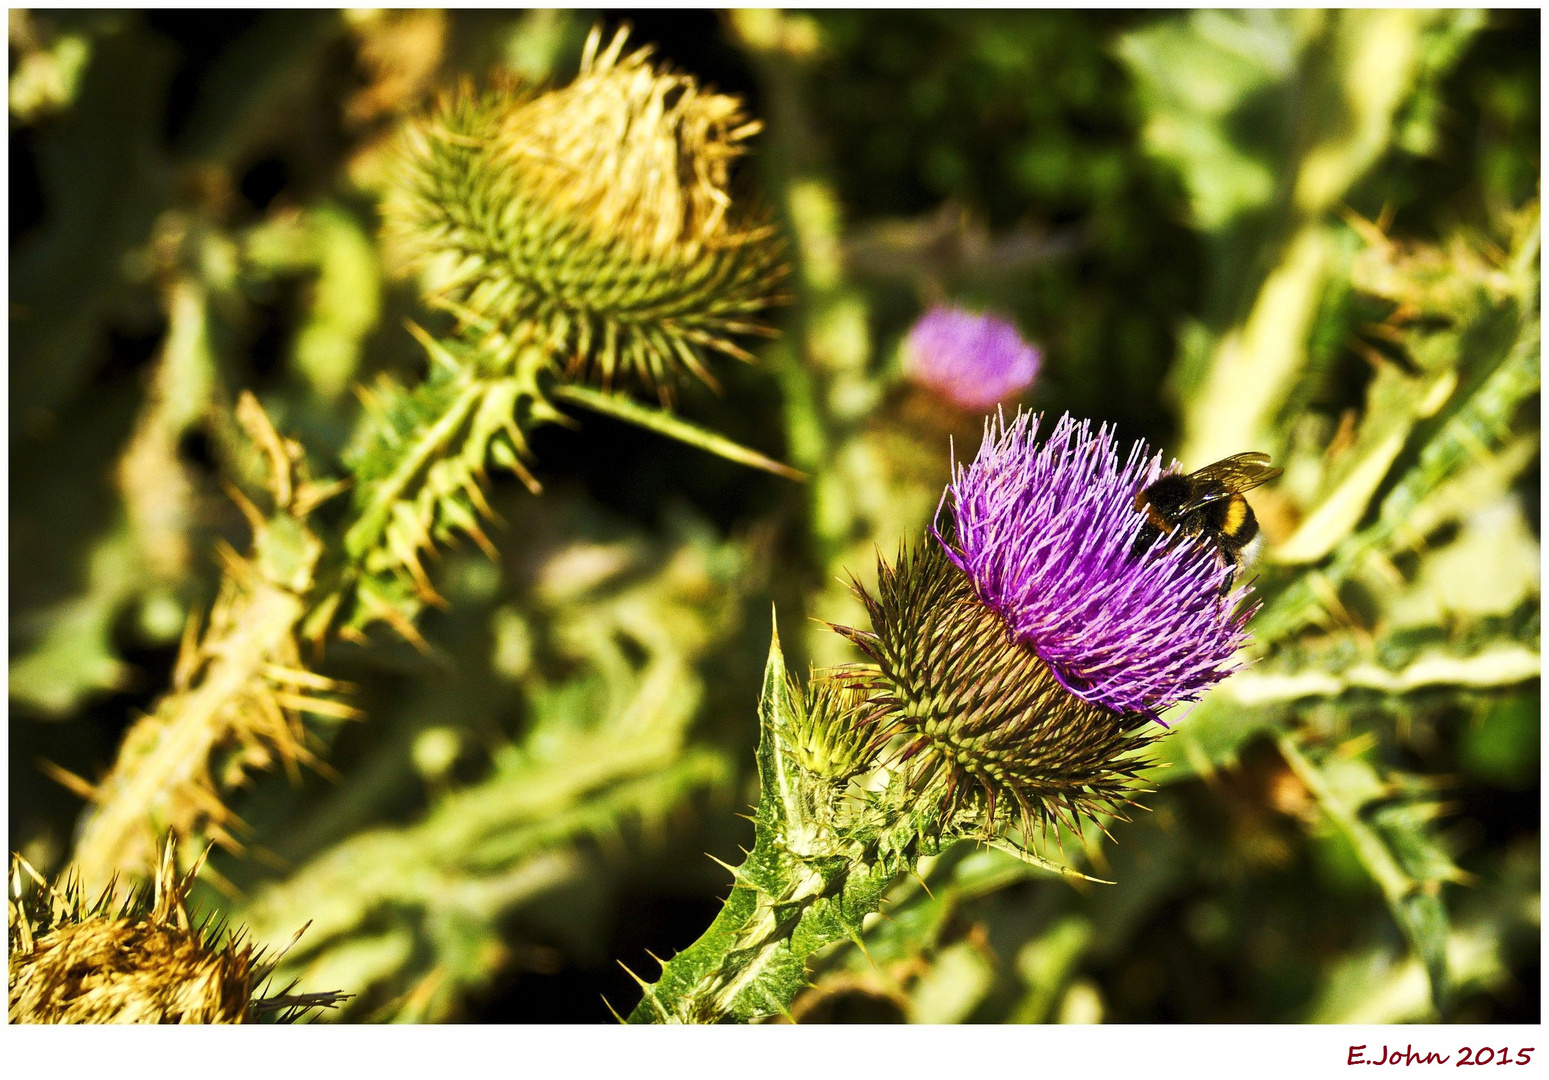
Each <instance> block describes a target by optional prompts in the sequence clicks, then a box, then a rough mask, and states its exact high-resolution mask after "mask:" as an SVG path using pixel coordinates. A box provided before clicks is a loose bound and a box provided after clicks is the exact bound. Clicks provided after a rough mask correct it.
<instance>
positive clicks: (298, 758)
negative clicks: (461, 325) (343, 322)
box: [47, 393, 359, 890]
mask: <svg viewBox="0 0 1549 1080" xmlns="http://www.w3.org/2000/svg"><path fill="white" fill-rule="evenodd" d="M237 420H238V422H239V423H241V425H242V427H243V428H244V430H245V431H246V432H247V434H248V436H249V437H250V438H251V439H252V441H253V443H254V445H255V446H256V447H257V448H258V449H259V450H260V451H261V452H262V453H263V455H264V456H265V458H266V459H267V460H268V463H269V467H270V481H269V490H270V494H271V496H272V497H273V502H274V511H273V513H272V514H270V515H269V516H267V517H266V516H265V515H263V514H262V513H260V512H259V510H258V509H257V508H256V507H255V506H253V504H252V503H251V502H249V501H248V499H247V498H246V497H245V496H243V495H242V494H241V492H239V491H237V490H236V489H235V488H232V489H230V490H231V495H232V498H233V499H234V500H235V501H236V503H237V505H238V506H239V507H240V508H241V509H242V512H243V514H244V515H245V516H246V517H247V519H248V523H249V524H250V525H251V526H252V529H253V545H252V552H251V554H249V555H247V556H241V555H238V554H237V553H236V552H235V551H233V550H232V549H231V548H230V547H229V546H226V545H224V544H221V545H220V546H219V547H218V548H217V552H216V554H217V556H218V558H219V559H220V561H221V563H222V565H223V568H224V570H225V578H224V580H223V581H222V582H221V589H220V594H219V596H218V597H217V599H216V601H215V605H214V608H213V609H212V610H211V612H210V619H209V625H208V626H207V627H206V628H205V630H204V632H203V633H202V634H201V633H199V628H198V626H197V625H196V623H195V621H194V620H190V622H189V625H188V627H187V628H186V630H185V632H184V635H183V646H182V650H181V652H180V653H179V656H178V660H177V666H176V668H175V669H174V671H173V689H172V690H171V692H170V693H168V694H167V695H166V696H164V697H163V698H161V700H160V701H158V702H157V704H156V706H155V708H154V709H152V710H151V712H150V713H149V714H148V715H146V716H144V717H142V718H141V719H140V720H139V721H138V722H136V723H135V725H134V726H133V727H131V728H130V730H129V733H128V735H127V736H126V737H125V739H124V743H123V746H122V747H121V748H120V750H119V754H118V760H117V761H116V762H115V763H114V765H113V768H112V770H111V771H110V772H109V773H108V775H107V776H106V777H104V778H103V779H102V780H101V781H100V782H99V783H96V784H92V783H89V782H88V781H86V780H84V779H82V778H81V777H78V776H75V775H73V774H71V773H67V772H65V771H64V770H63V769H59V768H57V767H55V766H47V768H48V770H49V772H50V773H51V774H52V775H53V776H54V777H55V778H56V779H58V780H60V781H61V782H62V783H64V784H65V785H66V786H68V787H70V788H71V789H72V790H74V791H76V792H77V793H78V794H80V795H82V796H84V797H85V798H87V799H90V800H91V801H92V802H94V803H96V804H97V807H96V810H95V811H94V812H93V813H92V814H91V816H90V817H89V818H88V819H87V821H86V825H85V828H84V829H83V830H82V832H81V836H80V839H79V841H78V843H77V845H76V853H75V867H76V870H77V872H78V873H79V874H80V878H81V882H82V884H83V885H84V886H85V887H86V888H88V889H93V890H95V889H100V888H102V887H103V886H105V885H106V884H107V883H108V882H109V881H110V880H112V879H113V878H115V877H117V876H120V875H131V876H132V875H139V874H144V873H147V872H148V871H149V870H150V869H151V868H152V866H153V865H154V863H155V858H156V844H157V837H158V836H159V835H161V834H162V833H163V832H168V831H170V832H171V833H173V834H174V835H177V836H184V837H186V836H189V835H192V834H193V833H195V832H196V831H203V832H204V833H205V834H207V835H208V836H209V837H210V838H211V839H212V840H214V841H215V842H217V843H220V844H221V845H223V846H225V847H227V848H228V849H232V850H237V849H239V848H240V845H239V844H238V842H237V840H236V838H235V837H234V836H233V835H232V828H233V826H234V825H236V824H237V822H236V818H235V816H234V815H233V814H232V813H231V811H230V810H228V809H227V808H226V807H225V806H224V804H223V803H222V802H221V798H220V794H219V792H220V790H221V789H222V788H229V787H231V786H233V785H234V784H236V783H238V782H240V781H241V780H242V778H243V777H244V776H245V775H246V774H247V772H248V771H249V770H258V769H264V768H267V767H269V766H270V765H271V764H272V763H273V762H274V761H275V760H276V759H278V760H279V761H281V762H283V763H284V765H285V767H286V768H287V770H289V771H290V772H291V773H292V775H295V774H296V772H297V769H298V766H299V765H300V764H303V763H304V764H310V765H313V766H314V767H317V766H319V765H320V762H319V761H318V760H317V758H316V757H315V755H314V754H313V752H312V750H311V749H310V748H309V746H308V745H307V741H308V738H309V735H308V732H307V730H306V728H305V726H304V725H303V723H302V720H301V714H302V713H313V714H317V715H322V716H334V717H343V718H353V717H356V716H358V715H359V714H358V712H357V711H356V710H355V709H353V708H351V707H350V706H348V705H345V704H343V703H342V702H339V701H337V700H334V699H333V698H331V697H326V696H321V695H326V694H331V693H335V692H338V691H341V690H344V689H347V688H346V687H345V686H343V685H342V684H340V683H337V682H335V681H334V680H331V679H327V678H324V677H323V676H321V675H317V674H315V673H313V672H311V671H309V670H307V668H306V666H305V665H304V664H303V662H302V660H301V655H300V648H299V644H298V641H297V629H298V626H299V625H300V623H301V621H302V618H303V617H304V616H305V615H306V613H307V610H308V596H309V593H310V591H311V589H312V585H313V576H314V571H315V569H316V566H317V561H318V559H319V557H320V556H321V554H322V544H321V542H320V541H319V540H318V538H317V537H316V536H315V535H313V533H312V532H311V531H310V530H309V529H308V528H307V525H306V518H307V515H308V514H309V513H310V512H311V511H312V509H313V508H314V507H316V506H317V504H318V503H319V502H321V501H322V500H324V499H326V498H328V497H329V496H330V495H331V494H333V493H334V491H335V490H336V487H335V486H323V485H318V484H315V483H313V482H312V481H311V479H310V478H309V477H308V476H307V473H306V468H305V465H304V461H303V455H302V449H301V447H300V445H299V444H297V443H295V442H293V441H291V440H288V439H282V438H281V437H280V435H279V434H278V433H277V432H276V431H275V429H274V426H273V424H271V423H270V422H269V418H268V416H266V415H265V414H264V411H263V407H262V406H261V405H259V404H258V399H257V398H255V397H253V396H252V395H251V394H249V393H244V394H243V395H242V398H241V400H240V401H239V402H238V405H237ZM217 759H219V760H218V761H217Z"/></svg>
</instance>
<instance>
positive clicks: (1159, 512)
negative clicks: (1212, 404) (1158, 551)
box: [1130, 453, 1283, 584]
mask: <svg viewBox="0 0 1549 1080" xmlns="http://www.w3.org/2000/svg"><path fill="white" fill-rule="evenodd" d="M1282 471H1283V470H1281V469H1275V468H1271V467H1270V464H1269V455H1268V454H1257V453H1254V454H1233V455H1232V456H1231V457H1229V458H1223V459H1222V460H1220V461H1217V462H1216V463H1215V464H1213V465H1206V466H1205V467H1204V468H1203V469H1200V470H1199V471H1198V472H1192V473H1173V474H1172V475H1171V476H1164V477H1162V478H1161V479H1160V480H1157V481H1156V482H1155V483H1153V484H1150V485H1148V486H1147V487H1144V488H1142V489H1141V490H1140V491H1138V492H1136V494H1135V509H1136V510H1142V511H1144V512H1145V515H1146V523H1145V525H1143V526H1141V529H1140V535H1139V536H1137V537H1136V538H1135V544H1134V546H1133V547H1132V548H1131V549H1130V551H1131V554H1133V555H1137V556H1138V555H1139V554H1141V553H1142V552H1144V551H1145V550H1146V549H1147V548H1149V547H1150V546H1151V545H1152V544H1154V543H1155V542H1156V541H1157V540H1158V539H1159V538H1160V537H1161V536H1163V535H1165V534H1168V533H1176V534H1177V535H1179V536H1202V537H1204V538H1205V539H1206V540H1208V541H1209V542H1210V543H1211V544H1213V545H1214V546H1215V548H1216V550H1217V551H1218V552H1219V553H1220V556H1221V559H1222V561H1223V562H1224V563H1226V564H1228V565H1230V566H1231V567H1232V568H1233V571H1234V575H1235V571H1236V570H1238V569H1241V567H1242V564H1243V562H1244V561H1246V560H1245V556H1244V552H1245V550H1246V549H1247V548H1248V547H1249V545H1251V544H1252V543H1253V541H1254V540H1255V539H1256V538H1257V537H1258V535H1259V520H1258V518H1256V517H1254V516H1253V508H1252V507H1251V506H1249V505H1248V500H1247V499H1244V498H1243V497H1242V493H1243V492H1245V491H1251V490H1252V489H1253V488H1256V487H1258V486H1259V485H1260V484H1267V483H1269V481H1271V480H1273V479H1274V478H1275V477H1277V476H1279V475H1280V474H1281V472H1282ZM1228 584H1230V581H1229V582H1228Z"/></svg>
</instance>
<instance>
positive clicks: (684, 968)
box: [628, 634, 937, 1024]
mask: <svg viewBox="0 0 1549 1080" xmlns="http://www.w3.org/2000/svg"><path fill="white" fill-rule="evenodd" d="M795 708H796V707H795V705H794V702H793V701H792V698H791V689H790V682H789V680H788V679H787V677H786V673H785V661H784V657H783V655H782V654H781V651H780V639H779V635H778V634H776V635H775V636H774V639H773V640H772V642H771V643H770V650H769V662H768V665H767V667H766V668H765V670H764V686H763V692H762V694H761V695H760V700H759V721H760V726H761V735H760V738H759V745H758V770H759V780H760V782H761V785H762V790H761V792H760V795H759V803H758V812H757V815H756V816H755V817H754V826H755V834H754V835H755V839H754V844H753V850H752V851H751V852H749V853H748V857H747V859H746V860H745V861H744V862H743V864H742V865H741V866H739V867H737V868H736V869H735V870H734V871H733V876H734V881H735V883H734V884H733V886H732V891H731V895H730V896H728V897H727V898H726V903H725V905H724V906H723V907H722V908H721V911H720V914H719V915H717V916H716V918H715V921H714V922H712V923H711V924H710V928H709V929H708V930H706V931H705V933H704V935H703V936H702V937H700V939H699V940H698V941H696V942H694V944H692V945H690V946H689V947H688V948H686V949H684V950H683V951H682V952H681V953H679V954H678V955H677V956H675V957H673V958H672V959H671V960H670V961H668V962H667V963H665V964H664V965H663V967H662V973H661V977H660V978H658V979H657V981H656V982H655V983H646V982H645V981H644V980H641V979H639V977H638V976H636V978H637V981H639V982H640V985H641V988H642V990H643V991H644V997H643V998H642V1000H641V1001H640V1004H639V1005H637V1006H636V1007H635V1009H634V1011H633V1012H631V1013H630V1014H629V1018H628V1022H629V1023H634V1024H650V1023H716V1022H719V1021H740V1022H746V1021H750V1020H756V1019H760V1018H763V1017H767V1016H772V1015H777V1014H778V1015H785V1014H788V1012H789V1009H790V1005H791V1002H792V1000H794V999H795V997H796V995H797V994H798V993H799V992H800V991H801V990H802V988H803V987H804V986H806V984H807V979H806V966H807V960H808V958H809V957H811V956H812V954H813V953H814V952H816V951H817V950H818V949H821V948H823V947H824V946H825V945H829V944H832V943H833V942H836V941H839V940H842V939H848V940H851V941H854V942H856V943H857V944H860V941H861V936H860V935H861V928H862V922H863V920H864V919H865V917H866V916H867V915H869V914H871V913H872V912H874V911H876V910H878V908H879V907H880V906H881V903H882V897H883V895H884V894H885V893H886V892H887V890H888V888H889V886H891V885H892V884H893V882H894V881H895V880H897V878H898V877H899V876H900V875H901V874H903V873H905V872H907V871H909V870H912V869H913V868H914V867H915V865H916V863H917V862H918V861H919V857H920V856H921V855H926V854H934V853H935V851H936V847H937V845H936V844H934V843H932V842H930V841H926V840H922V837H921V831H920V829H919V827H918V823H917V822H916V821H915V819H914V817H913V816H912V815H910V814H908V813H907V812H904V811H902V810H896V809H889V808H888V807H887V806H886V805H884V804H883V803H882V802H881V801H880V800H877V801H868V802H867V803H865V804H863V806H864V809H862V810H860V811H859V812H858V813H857V814H855V816H854V817H853V819H852V820H851V821H849V822H847V823H845V824H843V825H841V824H838V821H839V819H840V816H841V813H842V810H843V805H842V803H843V798H844V796H843V785H842V784H839V783H835V782H834V781H832V780H828V779H825V778H822V777H818V776H815V775H813V774H811V773H809V772H806V771H805V770H803V769H802V768H801V767H800V766H798V765H797V764H796V763H795V762H794V760H793V759H792V757H791V755H790V753H789V751H788V749H787V744H786V737H787V733H788V732H789V731H790V730H791V728H790V724H789V721H790V718H791V717H792V716H793V715H794V713H795Z"/></svg>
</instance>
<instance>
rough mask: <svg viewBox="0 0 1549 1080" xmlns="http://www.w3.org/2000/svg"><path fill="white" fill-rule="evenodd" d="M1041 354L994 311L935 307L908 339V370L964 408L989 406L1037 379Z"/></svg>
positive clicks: (918, 322)
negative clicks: (985, 313) (978, 313)
mask: <svg viewBox="0 0 1549 1080" xmlns="http://www.w3.org/2000/svg"><path fill="white" fill-rule="evenodd" d="M1040 360H1041V356H1040V354H1039V352H1038V350H1037V349H1036V348H1035V347H1033V346H1032V345H1029V344H1028V343H1027V342H1025V341H1023V340H1022V336H1021V335H1020V334H1018V333H1017V329H1016V327H1015V326H1012V325H1011V324H1010V323H1009V322H1007V321H1006V320H1005V319H1001V318H997V317H996V316H994V315H976V314H974V313H973V312H970V311H964V310H962V309H961V308H953V307H941V306H938V307H933V308H931V309H930V310H929V311H927V312H926V313H925V314H924V315H922V316H920V318H919V319H918V320H916V321H915V324H914V326H913V328H912V329H910V331H909V336H908V338H906V339H905V341H904V372H905V374H906V375H908V377H909V379H910V380H911V381H913V382H915V383H917V384H919V385H921V386H924V387H926V388H927V389H930V390H933V391H935V392H936V393H938V394H940V395H941V396H942V397H944V398H946V399H947V400H948V401H951V402H952V403H953V404H955V405H958V406H960V407H961V408H964V409H987V408H989V407H990V406H991V405H994V404H996V403H997V402H1001V401H1004V400H1006V399H1007V398H1009V397H1011V396H1013V395H1015V394H1018V393H1020V392H1021V391H1023V390H1025V389H1027V388H1028V387H1029V386H1031V385H1032V382H1033V379H1034V378H1036V377H1037V375H1038V365H1039V361H1040Z"/></svg>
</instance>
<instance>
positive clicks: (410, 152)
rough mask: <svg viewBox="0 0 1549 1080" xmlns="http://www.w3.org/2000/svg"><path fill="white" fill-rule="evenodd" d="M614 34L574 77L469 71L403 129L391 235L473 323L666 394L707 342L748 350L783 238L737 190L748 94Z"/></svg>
mask: <svg viewBox="0 0 1549 1080" xmlns="http://www.w3.org/2000/svg"><path fill="white" fill-rule="evenodd" d="M627 36H628V30H627V29H620V30H619V31H618V32H617V33H616V34H615V35H614V36H613V38H612V39H611V41H609V43H608V44H607V45H606V46H605V47H604V46H603V37H602V31H601V28H600V27H598V28H595V29H593V31H592V34H591V36H590V37H589V38H588V40H587V43H586V48H585V51H584V53H583V55H582V58H581V70H580V73H579V74H578V75H577V76H576V78H575V80H574V81H572V82H571V83H570V84H569V85H566V86H563V87H559V88H557V89H552V90H548V91H546V92H543V93H538V92H536V91H535V90H533V89H530V88H527V87H523V86H521V85H519V84H517V83H515V82H514V81H512V80H511V79H509V78H508V79H498V78H497V79H495V80H493V82H492V83H491V85H489V86H488V87H486V88H484V89H482V90H480V89H476V88H475V87H474V85H473V84H472V83H471V82H470V83H465V84H464V85H462V86H461V87H459V88H458V89H456V90H454V91H452V92H451V93H448V94H445V95H443V96H442V98H441V100H440V102H439V103H438V104H437V105H436V107H435V108H433V109H431V110H430V111H429V112H428V113H427V115H426V116H424V117H422V118H421V119H420V120H419V121H417V122H416V123H414V124H411V125H410V126H409V127H408V128H407V130H406V131H405V136H404V154H403V161H402V167H401V169H400V171H399V174H398V178H397V181H396V183H395V185H394V188H393V190H392V192H391V194H390V195H389V197H388V199H387V201H386V202H385V204H384V206H383V218H384V221H385V223H386V231H385V239H386V240H387V241H388V246H389V250H390V251H392V252H393V253H394V257H395V258H396V259H397V260H398V261H400V262H401V263H403V264H405V265H409V266H414V267H416V268H418V269H419V270H420V272H421V274H422V284H423V286H424V287H425V289H426V291H427V295H428V296H429V298H430V299H431V301H432V302H433V303H437V304H439V305H440V306H443V307H445V308H446V309H447V310H449V311H451V312H452V313H454V314H456V315H457V316H458V317H459V319H461V320H462V321H463V322H464V324H465V325H469V326H476V327H481V328H484V329H486V330H491V331H494V330H498V331H499V332H500V333H501V334H503V335H508V336H511V337H513V338H520V339H523V340H526V341H532V342H535V343H537V344H539V345H540V346H541V347H542V349H543V350H544V351H545V353H546V355H547V356H548V357H549V358H551V359H552V360H553V361H554V362H555V363H556V365H557V366H558V367H559V368H562V369H563V370H562V375H563V377H564V378H565V379H567V380H573V379H581V378H587V377H595V378H597V379H598V380H599V381H600V382H601V383H602V384H603V386H604V387H605V388H608V387H611V386H612V385H613V384H615V383H621V382H636V383H639V384H641V385H643V386H646V387H650V388H653V389H655V390H656V391H657V392H658V394H660V395H661V396H662V398H663V401H664V402H665V401H667V400H669V399H670V397H671V387H672V385H673V383H674V382H675V380H677V379H678V378H679V377H680V376H681V375H682V374H684V373H689V374H692V375H693V376H694V377H696V378H699V379H701V380H703V381H705V382H707V383H710V384H712V385H714V379H713V376H712V375H711V374H710V371H709V370H708V368H707V367H706V364H705V353H706V352H707V351H709V352H720V353H724V354H726V355H729V356H734V357H738V358H740V359H743V360H750V359H751V358H752V357H751V355H750V354H749V353H748V352H747V350H745V349H744V348H743V347H742V346H741V345H738V344H737V343H736V341H735V340H734V339H735V338H737V337H738V336H746V335H767V334H769V333H770V331H769V330H768V328H767V327H765V326H764V325H762V323H760V322H759V320H758V316H759V314H760V313H761V312H762V311H763V310H764V309H765V308H767V307H769V306H770V305H771V304H775V303H779V302H781V301H782V300H783V297H782V296H781V295H779V294H778V292H777V286H778V283H779V282H780V280H781V279H782V278H783V277H784V275H785V273H786V266H785V263H784V248H783V246H782V244H781V243H780V241H779V239H778V238H777V236H776V235H775V231H774V229H773V227H772V226H771V225H770V223H769V219H768V215H767V214H765V213H763V212H762V211H760V210H758V209H757V208H753V209H747V208H744V207H738V206H734V205H733V200H732V197H731V194H730V181H731V171H732V165H733V164H734V163H735V162H736V160H737V159H738V158H740V157H742V156H743V155H744V154H745V153H746V152H747V140H748V139H749V138H750V137H751V136H753V135H754V134H755V133H757V132H758V130H759V129H760V127H761V124H760V123H759V122H758V121H757V120H752V119H750V118H749V117H748V115H747V113H746V112H745V111H744V109H743V104H742V102H741V100H740V99H738V98H736V97H732V96H729V95H725V94H716V93H712V92H710V91H708V90H706V89H704V88H703V87H701V86H700V85H699V84H698V83H697V82H696V81H695V80H694V79H693V78H692V77H691V76H689V75H685V74H680V73H677V72H673V71H671V70H669V69H667V68H666V67H664V66H662V65H660V64H657V63H653V62H652V59H651V49H650V48H649V47H644V48H640V49H636V50H634V51H633V52H629V53H627V54H626V53H625V51H624V50H625V42H626V39H627Z"/></svg>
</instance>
